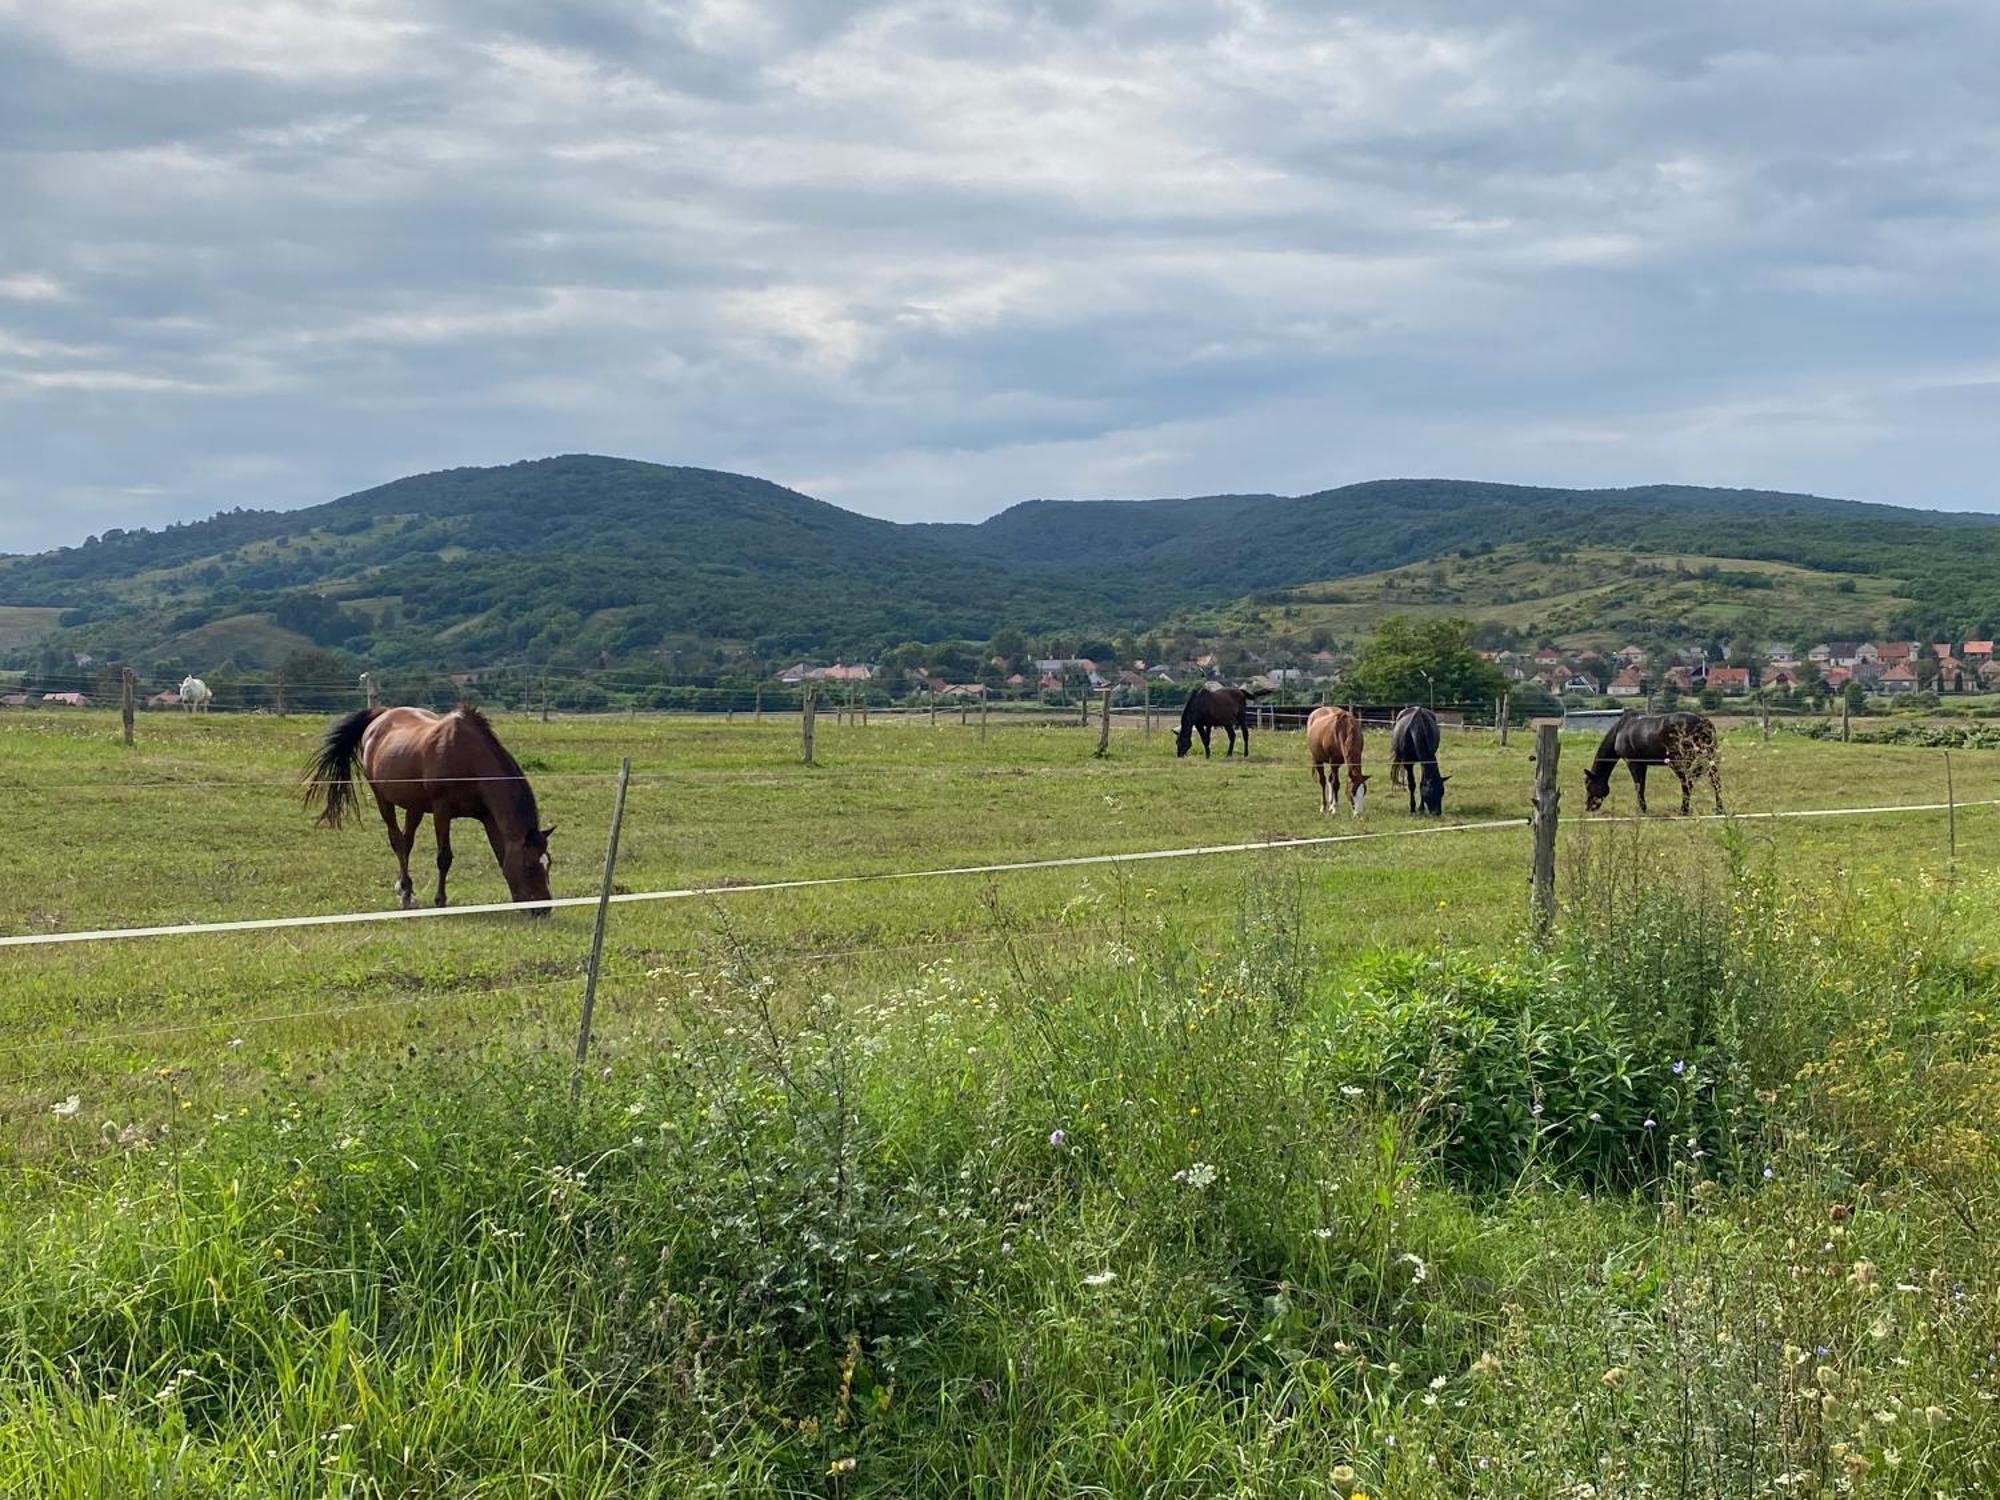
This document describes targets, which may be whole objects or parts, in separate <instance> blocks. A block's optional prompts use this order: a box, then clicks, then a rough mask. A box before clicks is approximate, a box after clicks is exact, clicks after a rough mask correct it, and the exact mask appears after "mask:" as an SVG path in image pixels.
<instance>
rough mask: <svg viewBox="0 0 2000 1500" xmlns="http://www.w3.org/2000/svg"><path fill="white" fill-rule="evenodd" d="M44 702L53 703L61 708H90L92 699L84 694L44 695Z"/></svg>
mask: <svg viewBox="0 0 2000 1500" xmlns="http://www.w3.org/2000/svg"><path fill="white" fill-rule="evenodd" d="M42 702H44V703H53V704H55V705H56V706H57V707H59V708H88V707H90V698H89V697H88V695H86V694H84V693H44V694H42Z"/></svg>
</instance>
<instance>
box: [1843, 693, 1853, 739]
mask: <svg viewBox="0 0 2000 1500" xmlns="http://www.w3.org/2000/svg"><path fill="white" fill-rule="evenodd" d="M1853 706H1854V700H1853V699H1852V698H1850V697H1848V696H1847V685H1846V684H1845V683H1842V684H1841V688H1840V742H1841V744H1843V745H1844V744H1846V743H1847V713H1848V710H1849V709H1851V708H1852V707H1853Z"/></svg>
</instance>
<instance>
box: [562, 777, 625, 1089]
mask: <svg viewBox="0 0 2000 1500" xmlns="http://www.w3.org/2000/svg"><path fill="white" fill-rule="evenodd" d="M631 780H632V757H631V756H629V755H628V756H626V757H625V758H624V759H623V760H622V761H620V762H619V763H618V797H617V800H616V801H614V802H613V803H612V804H611V842H610V844H609V846H608V847H607V848H606V849H605V851H604V884H603V886H602V887H601V888H600V889H599V891H598V893H597V926H596V927H595V928H593V929H592V931H591V934H590V966H589V967H588V968H587V969H585V970H584V971H583V1015H582V1017H581V1018H580V1019H579V1020H578V1022H577V1027H576V1067H575V1069H574V1070H573V1071H572V1072H571V1073H570V1075H569V1102H570V1103H571V1104H574V1103H576V1101H577V1100H578V1099H580V1098H581V1097H582V1096H583V1068H584V1064H585V1063H587V1062H589V1061H590V1018H591V1014H592V1012H594V1011H595V1010H596V1009H597V966H598V964H599V963H601V962H602V961H603V958H604V922H605V918H606V917H607V916H609V915H610V912H611V876H612V874H613V872H615V871H616V870H617V868H618V830H619V828H620V827H622V826H623V825H624V822H625V787H626V785H627V784H628V783H629V782H630V781H631Z"/></svg>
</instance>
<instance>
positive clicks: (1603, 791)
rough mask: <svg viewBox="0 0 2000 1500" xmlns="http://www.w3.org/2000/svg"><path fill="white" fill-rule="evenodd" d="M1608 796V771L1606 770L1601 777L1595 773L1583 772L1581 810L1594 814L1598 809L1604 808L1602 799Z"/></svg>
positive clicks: (1609, 789)
mask: <svg viewBox="0 0 2000 1500" xmlns="http://www.w3.org/2000/svg"><path fill="white" fill-rule="evenodd" d="M1610 795H1611V772H1610V771H1609V770H1606V771H1605V772H1603V773H1602V774H1601V775H1600V774H1599V773H1598V772H1596V771H1585V772H1584V773H1583V810H1584V811H1585V812H1596V811H1597V810H1598V808H1600V807H1602V806H1604V799H1605V798H1606V797H1608V796H1610Z"/></svg>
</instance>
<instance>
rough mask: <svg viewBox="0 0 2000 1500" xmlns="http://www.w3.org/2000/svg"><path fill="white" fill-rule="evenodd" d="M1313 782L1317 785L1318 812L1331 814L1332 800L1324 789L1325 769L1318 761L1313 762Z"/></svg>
mask: <svg viewBox="0 0 2000 1500" xmlns="http://www.w3.org/2000/svg"><path fill="white" fill-rule="evenodd" d="M1313 780H1315V781H1317V782H1318V783H1319V810H1320V811H1321V812H1322V813H1330V812H1332V811H1333V798H1332V796H1331V795H1329V794H1328V792H1327V789H1326V767H1325V766H1324V765H1322V764H1321V763H1320V762H1319V761H1314V762H1313Z"/></svg>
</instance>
